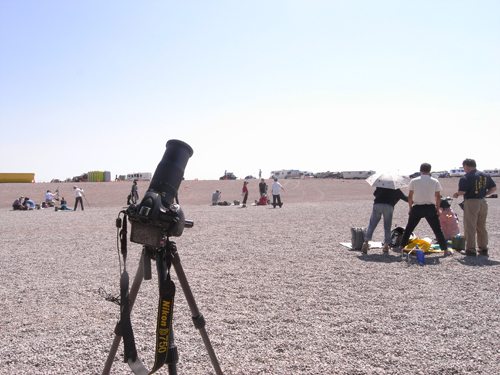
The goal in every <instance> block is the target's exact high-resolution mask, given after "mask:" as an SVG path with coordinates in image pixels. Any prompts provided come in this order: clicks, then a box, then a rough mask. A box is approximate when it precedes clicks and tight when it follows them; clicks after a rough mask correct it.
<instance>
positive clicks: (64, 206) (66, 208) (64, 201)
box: [60, 197, 71, 210]
mask: <svg viewBox="0 0 500 375" xmlns="http://www.w3.org/2000/svg"><path fill="white" fill-rule="evenodd" d="M67 204H68V202H66V199H65V198H64V197H62V198H61V208H60V210H71V208H68V206H67Z"/></svg>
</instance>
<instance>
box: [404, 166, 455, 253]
mask: <svg viewBox="0 0 500 375" xmlns="http://www.w3.org/2000/svg"><path fill="white" fill-rule="evenodd" d="M420 173H421V174H422V175H421V176H420V177H417V178H414V179H413V180H411V181H410V185H409V186H408V190H409V193H408V205H409V206H410V210H409V212H408V215H409V217H408V223H407V224H406V228H405V232H404V234H403V238H402V239H401V246H400V248H399V249H400V250H401V251H402V250H403V249H404V247H405V246H406V245H407V244H408V240H409V239H410V235H411V234H412V233H413V230H414V229H415V228H416V227H417V225H418V223H419V222H420V220H421V219H423V218H425V219H426V220H427V222H428V223H429V226H430V227H431V229H432V231H433V232H434V235H435V236H436V239H437V241H438V243H439V247H440V248H441V250H443V251H444V256H448V255H450V252H449V251H448V244H447V243H446V239H445V238H444V234H443V231H442V230H441V223H440V222H439V214H440V210H439V206H440V204H441V194H440V192H441V190H443V188H442V187H441V184H440V183H439V181H438V180H437V179H435V178H433V177H431V176H430V174H431V165H430V164H429V163H423V164H422V165H421V166H420Z"/></svg>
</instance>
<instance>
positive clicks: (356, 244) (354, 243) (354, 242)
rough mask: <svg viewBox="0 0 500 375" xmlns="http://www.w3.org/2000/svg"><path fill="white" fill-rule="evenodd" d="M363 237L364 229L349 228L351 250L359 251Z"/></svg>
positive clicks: (363, 240)
mask: <svg viewBox="0 0 500 375" xmlns="http://www.w3.org/2000/svg"><path fill="white" fill-rule="evenodd" d="M365 235H366V228H351V250H361V247H362V246H363V243H364V242H365Z"/></svg>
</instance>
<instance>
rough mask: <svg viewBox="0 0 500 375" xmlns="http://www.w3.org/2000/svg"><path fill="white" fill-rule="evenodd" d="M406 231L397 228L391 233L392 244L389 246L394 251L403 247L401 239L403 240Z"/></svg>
mask: <svg viewBox="0 0 500 375" xmlns="http://www.w3.org/2000/svg"><path fill="white" fill-rule="evenodd" d="M404 232H405V230H404V229H403V228H401V227H396V228H394V229H393V230H392V232H391V243H390V244H389V246H390V247H391V248H392V249H394V248H395V247H399V246H400V245H401V239H402V238H403V233H404Z"/></svg>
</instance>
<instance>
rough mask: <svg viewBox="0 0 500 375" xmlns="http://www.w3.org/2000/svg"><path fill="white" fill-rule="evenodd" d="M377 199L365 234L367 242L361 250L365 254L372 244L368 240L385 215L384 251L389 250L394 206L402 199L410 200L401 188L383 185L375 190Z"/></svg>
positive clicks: (374, 193)
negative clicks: (390, 187)
mask: <svg viewBox="0 0 500 375" xmlns="http://www.w3.org/2000/svg"><path fill="white" fill-rule="evenodd" d="M373 195H374V196H375V200H374V201H373V210H372V215H371V216H370V223H369V224H368V229H367V230H366V234H365V243H364V244H363V246H362V247H361V251H362V252H363V253H365V254H367V253H368V249H369V248H370V245H369V244H368V241H371V239H372V236H373V231H374V230H375V228H376V227H377V225H378V223H379V221H380V219H381V217H382V216H384V247H383V251H384V253H388V252H389V244H390V243H391V227H392V215H393V213H394V206H395V205H396V203H398V202H399V200H400V199H402V200H404V201H405V202H408V197H407V196H406V195H405V194H404V193H403V192H402V191H401V189H387V188H383V187H377V188H376V189H375V191H374V192H373Z"/></svg>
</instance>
